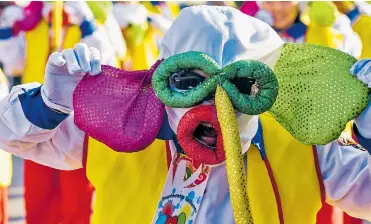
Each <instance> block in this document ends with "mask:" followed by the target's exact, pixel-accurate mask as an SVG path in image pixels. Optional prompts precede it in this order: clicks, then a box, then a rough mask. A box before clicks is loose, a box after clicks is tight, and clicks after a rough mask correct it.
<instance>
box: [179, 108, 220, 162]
mask: <svg viewBox="0 0 371 224" xmlns="http://www.w3.org/2000/svg"><path fill="white" fill-rule="evenodd" d="M202 122H207V123H209V124H212V125H213V128H214V129H215V131H216V133H217V142H216V147H215V149H211V148H209V147H208V146H206V145H204V144H202V143H201V142H200V141H198V140H197V139H196V138H195V136H194V132H195V130H196V128H197V126H198V125H200V124H201V123H202ZM177 137H178V141H179V144H180V145H181V146H182V149H183V150H184V152H185V153H186V154H187V156H189V157H190V158H192V159H193V160H195V161H198V162H201V163H203V164H207V165H216V164H221V163H223V162H224V160H225V154H224V148H223V137H222V134H221V130H220V125H219V122H218V119H217V114H216V109H215V107H214V106H213V105H200V106H196V107H194V108H192V109H191V110H189V111H188V112H187V113H186V114H185V115H184V116H183V117H182V119H181V120H180V122H179V126H178V129H177Z"/></svg>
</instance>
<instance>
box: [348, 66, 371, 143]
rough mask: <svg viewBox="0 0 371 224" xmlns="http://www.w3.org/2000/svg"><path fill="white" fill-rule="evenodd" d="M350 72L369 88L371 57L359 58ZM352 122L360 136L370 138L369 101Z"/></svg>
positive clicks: (370, 105)
mask: <svg viewBox="0 0 371 224" xmlns="http://www.w3.org/2000/svg"><path fill="white" fill-rule="evenodd" d="M350 72H351V73H352V74H353V75H355V76H357V78H358V79H359V80H361V81H362V82H363V83H364V84H366V85H367V86H368V87H369V88H371V59H362V60H359V61H358V62H357V63H355V64H354V65H353V66H352V68H351V69H350ZM354 122H355V124H356V125H357V128H358V131H359V133H360V134H361V135H362V137H364V138H368V139H371V101H370V102H369V103H368V105H367V107H366V108H365V109H364V110H363V111H362V113H361V114H360V115H359V116H358V117H357V118H356V119H355V120H354Z"/></svg>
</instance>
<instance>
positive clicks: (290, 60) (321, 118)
mask: <svg viewBox="0 0 371 224" xmlns="http://www.w3.org/2000/svg"><path fill="white" fill-rule="evenodd" d="M356 61H357V60H356V59H355V58H354V57H352V56H350V55H348V54H346V53H343V52H341V51H339V50H335V49H332V48H327V47H322V46H319V45H314V44H289V43H287V44H285V45H284V47H283V49H282V50H281V56H280V58H279V60H278V61H277V63H276V64H275V67H274V74H275V75H276V77H277V79H278V83H279V92H278V97H277V99H276V102H275V103H274V105H273V107H272V108H271V109H270V110H269V113H270V114H272V115H273V117H274V118H275V119H276V120H277V121H278V122H279V123H280V124H281V125H282V126H284V127H285V129H286V130H287V131H288V132H290V134H291V135H293V136H294V137H295V138H296V139H297V140H299V141H300V142H302V143H304V144H308V145H314V144H318V145H320V144H321V145H323V144H327V143H329V142H331V141H333V140H335V139H337V138H338V137H339V136H340V134H341V132H342V131H343V130H344V128H345V126H346V124H347V123H348V122H349V121H350V120H352V119H353V118H355V117H356V116H358V115H359V114H360V113H361V112H362V110H363V109H364V108H365V107H366V106H367V104H368V101H369V89H368V88H367V86H365V85H364V84H363V83H362V82H360V81H359V80H358V79H357V78H356V77H355V76H353V75H351V74H350V73H349V70H350V68H351V67H352V65H353V64H354V63H355V62H356Z"/></svg>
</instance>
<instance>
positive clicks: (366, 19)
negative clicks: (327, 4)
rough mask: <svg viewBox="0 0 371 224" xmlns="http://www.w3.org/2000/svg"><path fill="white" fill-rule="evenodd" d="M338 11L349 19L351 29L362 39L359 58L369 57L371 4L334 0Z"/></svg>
mask: <svg viewBox="0 0 371 224" xmlns="http://www.w3.org/2000/svg"><path fill="white" fill-rule="evenodd" d="M335 4H336V6H337V7H338V9H339V11H340V12H342V13H344V14H345V15H346V16H347V17H348V18H349V20H350V21H351V24H352V28H353V30H354V31H355V32H356V33H358V35H359V37H360V38H361V41H362V45H363V47H362V54H361V58H370V57H371V50H370V49H371V41H370V39H371V29H370V27H371V6H370V5H368V3H366V2H354V3H353V2H335Z"/></svg>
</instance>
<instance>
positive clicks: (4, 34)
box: [0, 27, 13, 40]
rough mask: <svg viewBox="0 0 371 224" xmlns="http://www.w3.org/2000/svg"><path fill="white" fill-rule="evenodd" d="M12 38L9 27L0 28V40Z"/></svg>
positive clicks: (11, 31)
mask: <svg viewBox="0 0 371 224" xmlns="http://www.w3.org/2000/svg"><path fill="white" fill-rule="evenodd" d="M12 36H13V30H12V28H10V27H6V28H0V40H6V39H9V38H11V37H12Z"/></svg>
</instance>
